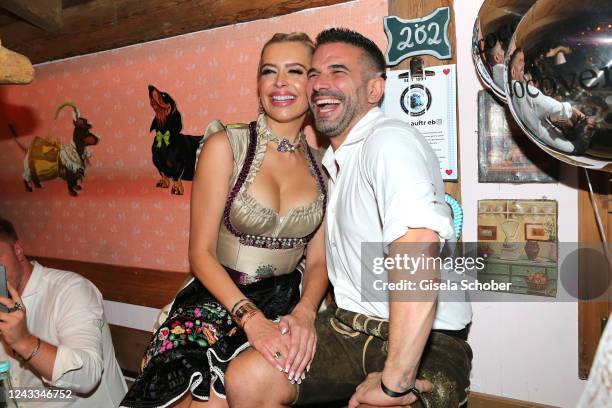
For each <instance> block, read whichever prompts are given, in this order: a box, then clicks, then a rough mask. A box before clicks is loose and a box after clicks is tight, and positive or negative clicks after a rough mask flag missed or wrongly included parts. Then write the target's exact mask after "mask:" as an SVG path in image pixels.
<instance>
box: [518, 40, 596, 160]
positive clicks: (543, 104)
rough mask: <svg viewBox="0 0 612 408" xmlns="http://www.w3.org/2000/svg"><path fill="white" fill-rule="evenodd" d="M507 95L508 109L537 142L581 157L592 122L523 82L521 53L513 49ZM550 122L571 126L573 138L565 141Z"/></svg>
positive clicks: (523, 56)
mask: <svg viewBox="0 0 612 408" xmlns="http://www.w3.org/2000/svg"><path fill="white" fill-rule="evenodd" d="M510 79H511V83H510V88H511V89H510V95H511V97H512V107H513V108H514V110H515V112H516V114H517V115H518V116H519V117H520V118H521V119H522V122H523V126H526V127H527V128H528V129H529V130H530V131H531V133H533V135H534V136H536V138H537V139H539V140H540V141H541V142H543V143H544V144H546V145H547V146H549V147H552V148H554V149H557V150H559V151H560V152H563V153H571V154H583V153H584V152H585V151H586V150H587V149H588V147H589V143H590V141H591V138H592V137H593V133H594V129H593V125H594V121H593V119H592V118H588V117H587V116H586V115H585V114H584V113H582V112H581V111H580V110H578V109H577V108H575V107H573V106H572V105H571V104H570V103H569V102H560V101H558V100H556V99H555V98H552V97H550V96H548V95H545V94H544V93H543V92H542V91H540V90H539V89H538V88H537V87H535V86H534V85H533V80H527V78H526V75H525V52H524V51H523V49H521V48H517V49H515V50H514V52H513V53H512V55H511V57H510ZM551 122H555V123H559V124H563V123H567V122H572V123H575V125H574V126H573V128H574V132H575V133H576V135H575V136H576V137H575V138H574V140H568V139H567V138H566V137H565V135H564V134H563V132H561V131H560V130H559V128H558V127H556V126H554V125H553V124H552V123H551Z"/></svg>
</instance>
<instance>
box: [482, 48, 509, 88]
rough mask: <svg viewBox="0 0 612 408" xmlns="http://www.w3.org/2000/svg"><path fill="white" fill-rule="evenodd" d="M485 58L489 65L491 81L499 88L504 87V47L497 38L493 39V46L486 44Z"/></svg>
mask: <svg viewBox="0 0 612 408" xmlns="http://www.w3.org/2000/svg"><path fill="white" fill-rule="evenodd" d="M485 58H486V60H487V63H488V64H489V66H490V67H491V70H490V72H491V73H492V77H493V82H494V83H495V85H497V86H498V87H500V88H501V89H504V49H503V48H502V45H501V42H500V41H499V40H496V41H495V45H494V46H493V47H490V46H488V45H487V48H486V49H485Z"/></svg>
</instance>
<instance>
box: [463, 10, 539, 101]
mask: <svg viewBox="0 0 612 408" xmlns="http://www.w3.org/2000/svg"><path fill="white" fill-rule="evenodd" d="M535 2H536V0H485V2H484V3H483V4H482V6H481V7H480V10H479V12H478V18H477V19H476V22H475V23H474V31H473V35H472V59H473V60H474V65H476V71H477V72H478V76H480V78H481V79H482V81H483V82H484V83H485V84H486V85H487V86H488V87H489V88H491V90H492V91H493V92H494V93H495V95H496V96H497V97H499V99H501V100H502V101H504V102H505V101H506V91H505V89H504V57H505V53H506V50H507V49H508V44H509V43H510V39H511V38H512V34H514V30H515V29H516V26H517V25H518V23H519V21H521V18H523V15H524V14H525V13H526V12H527V10H529V8H530V7H531V6H532V5H533V4H534V3H535Z"/></svg>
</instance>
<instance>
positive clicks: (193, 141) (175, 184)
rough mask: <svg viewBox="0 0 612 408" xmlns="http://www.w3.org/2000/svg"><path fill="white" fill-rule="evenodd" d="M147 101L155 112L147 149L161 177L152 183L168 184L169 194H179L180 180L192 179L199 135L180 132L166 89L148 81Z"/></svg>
mask: <svg viewBox="0 0 612 408" xmlns="http://www.w3.org/2000/svg"><path fill="white" fill-rule="evenodd" d="M149 102H150V103H151V107H152V108H153V111H154V112H155V117H154V118H153V121H152V122H151V128H150V131H155V137H154V138H153V145H152V146H151V152H152V155H153V164H154V165H155V167H156V168H157V171H158V172H159V174H160V176H161V179H160V180H159V181H158V182H157V184H156V187H160V188H168V187H170V179H172V188H171V189H170V193H171V194H176V195H182V194H183V192H184V187H183V184H182V183H181V181H182V180H189V181H191V180H193V175H194V173H195V165H196V153H197V150H198V147H199V146H200V142H201V140H202V138H203V136H191V135H184V134H182V133H181V130H182V129H183V122H182V118H181V113H180V112H179V111H178V109H177V107H176V102H175V101H174V99H172V97H171V96H170V95H168V94H167V93H166V92H162V91H160V90H159V89H157V88H156V87H154V86H153V85H149Z"/></svg>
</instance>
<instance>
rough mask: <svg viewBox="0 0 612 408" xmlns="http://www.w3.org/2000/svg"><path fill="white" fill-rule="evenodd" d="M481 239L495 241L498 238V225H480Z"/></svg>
mask: <svg viewBox="0 0 612 408" xmlns="http://www.w3.org/2000/svg"><path fill="white" fill-rule="evenodd" d="M478 240H479V241H481V240H482V241H495V240H497V227H496V226H494V225H479V226H478Z"/></svg>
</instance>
